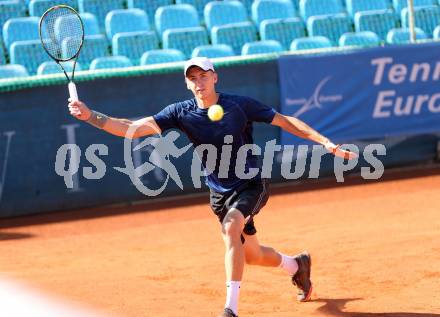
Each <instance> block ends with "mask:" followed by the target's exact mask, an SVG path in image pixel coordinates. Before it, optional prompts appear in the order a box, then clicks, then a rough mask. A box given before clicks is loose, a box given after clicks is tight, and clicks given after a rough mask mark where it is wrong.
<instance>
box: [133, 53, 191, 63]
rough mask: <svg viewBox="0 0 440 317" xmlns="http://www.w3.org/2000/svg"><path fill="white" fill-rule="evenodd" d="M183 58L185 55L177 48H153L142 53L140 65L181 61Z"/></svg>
mask: <svg viewBox="0 0 440 317" xmlns="http://www.w3.org/2000/svg"><path fill="white" fill-rule="evenodd" d="M184 60H185V55H183V53H182V52H181V51H179V50H174V49H168V50H153V51H149V52H146V53H144V54H143V55H142V57H141V65H151V64H162V63H173V62H182V61H184Z"/></svg>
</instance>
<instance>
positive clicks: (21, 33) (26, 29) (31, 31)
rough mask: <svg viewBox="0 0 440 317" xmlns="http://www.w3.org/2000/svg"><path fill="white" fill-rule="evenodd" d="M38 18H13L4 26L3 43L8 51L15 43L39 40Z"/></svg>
mask: <svg viewBox="0 0 440 317" xmlns="http://www.w3.org/2000/svg"><path fill="white" fill-rule="evenodd" d="M38 22H39V19H38V18H37V17H24V18H23V17H22V18H12V19H9V20H8V21H6V23H5V24H4V25H3V41H4V43H5V46H6V48H7V49H9V47H10V46H11V44H12V43H13V42H17V41H29V40H38V39H39V38H40V36H39V34H38Z"/></svg>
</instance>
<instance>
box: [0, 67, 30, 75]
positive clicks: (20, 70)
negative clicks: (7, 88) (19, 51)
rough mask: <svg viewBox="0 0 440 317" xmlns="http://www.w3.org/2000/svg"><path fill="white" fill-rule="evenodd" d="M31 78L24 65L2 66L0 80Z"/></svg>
mask: <svg viewBox="0 0 440 317" xmlns="http://www.w3.org/2000/svg"><path fill="white" fill-rule="evenodd" d="M26 76H29V74H28V72H27V70H26V68H25V67H24V66H23V65H15V64H13V65H11V64H10V65H1V66H0V79H6V78H16V77H26Z"/></svg>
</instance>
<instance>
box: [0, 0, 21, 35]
mask: <svg viewBox="0 0 440 317" xmlns="http://www.w3.org/2000/svg"><path fill="white" fill-rule="evenodd" d="M25 13H26V7H23V6H22V5H21V4H20V3H19V2H18V1H0V29H2V28H3V24H5V22H6V21H7V20H9V19H11V18H18V17H24V16H25Z"/></svg>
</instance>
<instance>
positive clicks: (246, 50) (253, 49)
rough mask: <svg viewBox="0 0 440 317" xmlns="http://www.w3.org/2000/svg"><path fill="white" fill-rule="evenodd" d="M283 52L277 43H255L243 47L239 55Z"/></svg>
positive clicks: (269, 41) (271, 41) (272, 41)
mask: <svg viewBox="0 0 440 317" xmlns="http://www.w3.org/2000/svg"><path fill="white" fill-rule="evenodd" d="M282 51H283V46H282V45H281V44H280V42H278V41H274V40H268V41H257V42H250V43H246V44H244V45H243V47H242V49H241V55H253V54H267V53H279V52H282Z"/></svg>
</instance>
